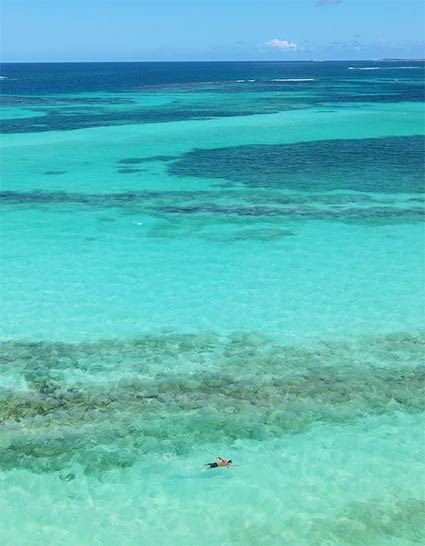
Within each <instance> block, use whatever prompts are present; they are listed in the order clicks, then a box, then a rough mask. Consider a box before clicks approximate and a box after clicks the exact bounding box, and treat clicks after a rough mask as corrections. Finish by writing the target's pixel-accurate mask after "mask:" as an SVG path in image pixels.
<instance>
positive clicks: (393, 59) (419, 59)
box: [0, 57, 425, 65]
mask: <svg viewBox="0 0 425 546" xmlns="http://www.w3.org/2000/svg"><path fill="white" fill-rule="evenodd" d="M399 61H410V62H425V57H382V58H379V59H296V60H295V59H292V60H288V59H276V60H259V59H244V60H240V59H239V60H237V59H232V60H197V61H193V60H192V61H189V60H179V61H177V60H173V61H168V60H159V61H158V60H156V61H152V60H149V61H146V60H144V61H141V60H134V61H0V65H5V64H95V63H99V64H116V63H120V64H131V63H152V64H153V63H176V64H177V63H346V62H399Z"/></svg>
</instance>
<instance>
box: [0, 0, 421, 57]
mask: <svg viewBox="0 0 425 546" xmlns="http://www.w3.org/2000/svg"><path fill="white" fill-rule="evenodd" d="M0 10H1V11H0V17H1V29H0V30H1V34H0V48H1V60H2V61H3V62H54V61H198V60H224V61H226V60H229V61H230V60H263V61H273V60H310V59H318V60H330V59H333V60H354V59H359V60H363V59H380V58H388V57H403V58H417V57H425V52H424V44H425V37H424V24H425V13H424V12H425V3H424V0H0Z"/></svg>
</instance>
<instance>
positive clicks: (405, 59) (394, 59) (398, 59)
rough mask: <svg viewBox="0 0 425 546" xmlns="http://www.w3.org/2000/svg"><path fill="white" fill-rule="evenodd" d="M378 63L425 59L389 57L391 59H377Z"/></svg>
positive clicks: (422, 58)
mask: <svg viewBox="0 0 425 546" xmlns="http://www.w3.org/2000/svg"><path fill="white" fill-rule="evenodd" d="M377 60H378V61H425V57H421V58H416V59H415V58H412V59H409V58H405V57H391V58H388V59H377Z"/></svg>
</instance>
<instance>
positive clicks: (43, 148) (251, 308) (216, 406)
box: [0, 61, 425, 546]
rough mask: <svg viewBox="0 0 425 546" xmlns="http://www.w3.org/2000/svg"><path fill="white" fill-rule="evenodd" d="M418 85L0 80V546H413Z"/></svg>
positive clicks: (419, 289)
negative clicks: (210, 467)
mask: <svg viewBox="0 0 425 546" xmlns="http://www.w3.org/2000/svg"><path fill="white" fill-rule="evenodd" d="M407 67H410V68H409V69H406V68H407ZM423 68H424V66H423V63H415V62H410V61H409V62H406V63H402V62H397V63H389V62H385V63H365V62H362V63H360V62H358V63H355V62H350V63H325V62H323V63H181V64H178V63H175V64H173V63H152V64H143V63H123V64H113V63H111V64H68V65H61V64H43V65H25V64H20V65H10V64H9V65H4V66H3V67H2V69H1V75H2V76H4V78H3V79H2V80H1V82H0V83H1V86H2V97H3V102H2V107H1V114H2V119H3V121H2V129H3V136H2V143H1V154H2V155H1V173H2V178H1V192H0V199H1V206H2V220H1V238H2V239H1V249H0V252H1V258H0V266H1V275H2V292H1V311H0V313H1V340H2V341H1V344H0V345H1V359H2V365H1V367H0V378H1V379H0V414H1V425H0V427H1V428H0V478H1V494H0V530H1V542H2V544H5V545H8V546H9V545H10V546H27V545H28V546H29V545H31V546H39V545H40V546H41V545H42V546H49V545H51V546H57V545H64V546H81V545H83V546H84V545H87V546H92V545H95V544H102V545H107V546H113V545H119V546H123V545H129V546H133V545H136V544H137V545H140V544H143V545H144V546H191V545H193V546H218V545H220V546H230V545H244V546H245V545H250V544H255V545H257V544H260V545H265V546H275V545H276V546H280V545H283V544H288V545H291V546H321V545H323V546H325V545H326V546H329V545H335V546H344V545H347V546H348V545H358V546H360V545H362V546H364V545H371V546H381V545H382V546H409V545H416V544H422V543H423V541H424V540H425V536H424V532H423V521H424V515H425V513H424V512H425V481H424V478H423V476H424V475H425V473H424V470H425V469H424V456H425V448H424V446H425V434H424V418H423V417H424V405H425V404H424V392H423V391H424V385H425V371H424V367H423V357H424V344H425V335H424V329H423V324H424V318H425V288H424V273H425V255H424V242H425V241H424V239H425V232H424V225H423V212H424V209H423V203H424V201H423V200H424V164H423V153H424V134H425V130H424V129H425V127H424V111H423V96H424V92H423ZM361 69H368V70H361ZM370 69H373V70H370ZM218 455H220V456H223V457H229V458H232V459H233V461H234V462H235V463H237V464H238V465H240V466H238V467H235V468H232V469H229V470H226V469H223V470H217V471H209V472H204V471H203V464H204V463H206V462H209V461H211V460H213V459H214V457H216V456H218Z"/></svg>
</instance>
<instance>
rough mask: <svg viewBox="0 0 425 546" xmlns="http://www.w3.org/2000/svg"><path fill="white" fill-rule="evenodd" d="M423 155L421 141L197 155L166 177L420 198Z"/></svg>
mask: <svg viewBox="0 0 425 546" xmlns="http://www.w3.org/2000/svg"><path fill="white" fill-rule="evenodd" d="M424 151H425V137H423V136H409V137H387V138H368V139H352V140H322V141H313V142H299V143H296V144H280V145H249V146H234V147H228V148H216V149H211V150H203V149H202V150H201V149H196V150H192V151H191V152H188V153H186V154H185V155H184V156H183V157H182V158H180V159H179V160H177V161H175V162H174V163H172V164H171V165H170V166H169V172H170V174H172V175H176V176H182V177H188V176H190V177H195V178H198V177H199V178H219V179H227V180H231V181H234V182H239V183H243V184H246V185H248V186H250V187H261V188H272V189H277V188H280V189H291V190H301V191H315V190H319V191H326V190H350V191H360V192H377V193H403V192H421V193H423V192H425V183H424V175H425V166H424V159H423V158H424ZM401 157H402V158H403V161H400V158H401Z"/></svg>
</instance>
